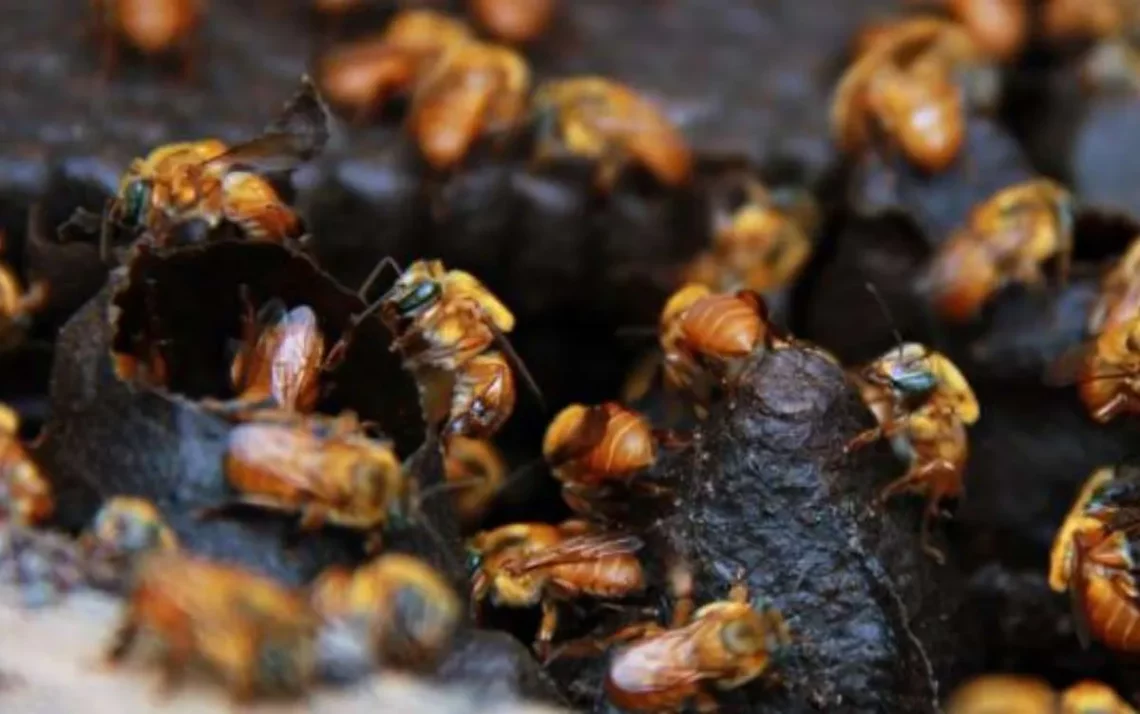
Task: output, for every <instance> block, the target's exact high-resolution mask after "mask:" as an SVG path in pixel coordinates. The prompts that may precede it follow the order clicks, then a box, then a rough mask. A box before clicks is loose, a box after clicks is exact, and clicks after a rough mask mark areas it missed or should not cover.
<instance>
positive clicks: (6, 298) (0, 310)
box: [0, 231, 48, 348]
mask: <svg viewBox="0 0 1140 714" xmlns="http://www.w3.org/2000/svg"><path fill="white" fill-rule="evenodd" d="M4 247H5V235H4V232H3V231H0V252H3V250H4ZM47 304H48V285H47V283H46V282H44V281H42V280H39V281H36V282H33V283H32V284H31V285H30V286H28V289H27V290H24V287H23V286H22V285H21V284H20V279H19V278H18V277H16V273H15V272H14V271H13V270H12V269H11V268H9V267H8V266H7V265H5V264H3V263H0V348H4V347H11V346H14V345H16V344H18V343H19V342H20V341H21V340H22V339H23V338H24V334H25V332H26V330H27V328H28V327H29V324H30V322H31V319H32V316H33V315H35V314H36V313H37V312H39V311H40V310H42V309H43V308H44V307H46V306H47Z"/></svg>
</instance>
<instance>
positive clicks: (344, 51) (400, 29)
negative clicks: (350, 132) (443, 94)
mask: <svg viewBox="0 0 1140 714" xmlns="http://www.w3.org/2000/svg"><path fill="white" fill-rule="evenodd" d="M471 39H472V37H471V32H470V30H468V28H467V26H466V25H465V24H463V23H462V22H460V21H459V20H457V19H455V18H453V17H450V16H449V15H445V14H443V13H439V12H434V11H432V10H405V11H403V12H400V13H398V14H397V15H396V17H395V18H393V20H392V21H391V22H390V23H389V24H388V26H387V28H385V30H384V32H383V33H381V34H380V35H379V36H377V37H371V38H365V39H362V40H357V41H354V42H349V43H346V44H344V45H341V46H339V47H336V48H333V49H332V50H331V51H329V52H328V53H326V54H325V55H324V57H322V58H321V60H320V62H319V67H318V69H317V77H318V80H319V83H320V86H321V89H322V90H323V91H324V93H325V96H326V97H327V98H328V100H329V101H330V102H332V103H333V104H334V105H336V106H339V107H344V108H348V109H352V110H354V111H355V112H356V117H357V119H360V120H363V119H366V118H368V117H369V116H372V115H374V114H375V113H377V112H380V111H382V110H383V108H384V107H385V105H386V104H387V102H388V100H389V99H390V98H391V97H393V96H396V95H398V94H405V93H406V94H410V93H411V91H412V90H413V89H414V88H415V86H416V84H417V82H418V81H419V80H420V79H422V78H423V77H424V76H425V74H426V73H427V71H428V70H429V69H430V68H431V67H432V65H434V64H435V62H436V61H438V59H439V57H440V56H441V55H442V54H443V53H444V52H445V51H446V50H447V49H448V48H450V47H453V46H455V45H458V44H460V43H464V42H468V41H470V40H471Z"/></svg>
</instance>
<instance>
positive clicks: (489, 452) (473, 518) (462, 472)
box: [444, 436, 507, 528]
mask: <svg viewBox="0 0 1140 714" xmlns="http://www.w3.org/2000/svg"><path fill="white" fill-rule="evenodd" d="M444 456H445V460H444V474H445V475H446V477H447V480H448V482H449V483H451V484H455V485H456V486H457V488H456V490H455V492H454V493H453V494H452V497H451V503H452V506H453V507H454V508H455V513H456V515H457V516H459V520H460V522H461V523H462V524H463V527H464V528H470V527H471V526H473V525H475V524H476V523H478V522H479V519H481V518H482V517H483V514H485V513H486V512H487V509H488V508H489V507H490V505H491V501H493V500H494V498H495V496H496V495H497V494H498V493H499V491H500V489H502V487H503V484H504V483H506V478H507V463H506V461H505V460H504V459H503V456H502V454H500V453H499V450H498V449H496V448H495V445H494V444H492V443H491V442H490V441H488V440H486V439H468V438H466V437H462V436H453V437H452V438H451V439H450V440H449V441H448V443H447V452H446V453H445V454H444ZM459 484H463V485H462V487H459V486H458V485H459Z"/></svg>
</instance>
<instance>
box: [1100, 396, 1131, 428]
mask: <svg viewBox="0 0 1140 714" xmlns="http://www.w3.org/2000/svg"><path fill="white" fill-rule="evenodd" d="M1127 405H1128V395H1126V394H1123V393H1121V392H1117V393H1116V394H1114V395H1113V396H1112V399H1110V400H1109V402H1108V403H1107V404H1105V405H1104V406H1103V407H1100V408H1099V409H1097V410H1096V411H1095V412H1093V413H1092V418H1093V419H1095V420H1096V421H1098V422H1100V423H1101V424H1106V423H1108V422H1110V421H1112V420H1113V419H1115V418H1116V417H1117V416H1119V415H1120V414H1121V412H1123V411H1124V408H1125V407H1126V406H1127Z"/></svg>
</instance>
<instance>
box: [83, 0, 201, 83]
mask: <svg viewBox="0 0 1140 714" xmlns="http://www.w3.org/2000/svg"><path fill="white" fill-rule="evenodd" d="M91 2H92V7H93V9H94V15H95V28H96V33H97V35H98V36H99V37H100V39H101V43H102V52H103V72H104V74H110V73H111V72H112V71H113V70H114V68H115V65H116V64H117V63H118V53H119V43H120V42H124V41H125V42H126V43H128V44H130V45H131V46H133V47H134V48H135V49H137V50H139V51H140V52H142V53H144V54H147V55H159V54H165V53H168V52H171V51H173V50H179V51H180V52H181V53H182V63H183V64H182V68H183V74H184V76H186V77H189V76H190V75H191V73H192V72H193V62H194V40H195V34H196V33H197V30H198V25H199V24H200V22H201V20H202V3H201V0H91Z"/></svg>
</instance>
